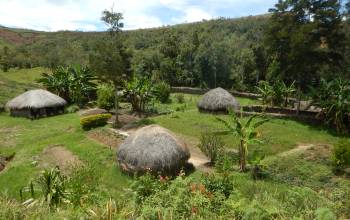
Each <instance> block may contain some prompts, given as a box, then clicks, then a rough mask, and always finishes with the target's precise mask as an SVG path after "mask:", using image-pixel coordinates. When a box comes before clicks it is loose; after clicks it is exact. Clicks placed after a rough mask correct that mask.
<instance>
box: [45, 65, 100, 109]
mask: <svg viewBox="0 0 350 220" xmlns="http://www.w3.org/2000/svg"><path fill="white" fill-rule="evenodd" d="M94 80H95V76H94V75H93V73H92V72H91V71H90V70H89V68H87V67H81V66H80V65H75V66H70V67H63V66H58V67H57V68H55V69H54V70H53V72H52V74H51V73H43V74H42V78H40V79H39V80H38V82H40V83H42V84H43V85H44V86H45V88H46V89H47V90H49V91H51V92H53V93H55V94H57V95H58V96H61V97H62V98H64V99H65V100H67V101H68V102H72V103H76V104H78V105H80V106H82V105H84V104H85V103H86V102H87V101H89V97H90V96H91V93H92V92H93V91H94V90H95V88H96V85H95V83H93V81H94Z"/></svg>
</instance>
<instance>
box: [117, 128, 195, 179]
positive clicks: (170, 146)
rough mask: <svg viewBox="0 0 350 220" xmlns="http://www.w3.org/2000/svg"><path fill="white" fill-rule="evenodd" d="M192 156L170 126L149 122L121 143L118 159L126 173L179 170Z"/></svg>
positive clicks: (160, 172)
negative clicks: (163, 126) (168, 127)
mask: <svg viewBox="0 0 350 220" xmlns="http://www.w3.org/2000/svg"><path fill="white" fill-rule="evenodd" d="M189 158H190V152H189V150H188V148H187V147H186V144H185V143H183V142H182V141H180V140H179V139H177V138H176V137H175V135H174V134H173V133H171V132H170V131H169V130H167V129H165V128H162V127H160V126H157V125H150V126H147V127H144V128H141V129H139V130H137V131H136V132H135V133H134V134H133V135H131V136H129V137H128V138H127V139H126V140H125V142H124V143H123V144H122V145H121V146H120V147H119V149H118V152H117V160H118V163H119V166H120V168H121V169H122V170H123V171H125V172H127V173H137V174H142V173H144V172H147V171H150V172H152V173H155V174H176V173H178V172H179V171H180V169H181V168H183V167H184V165H185V164H186V162H187V160H188V159H189Z"/></svg>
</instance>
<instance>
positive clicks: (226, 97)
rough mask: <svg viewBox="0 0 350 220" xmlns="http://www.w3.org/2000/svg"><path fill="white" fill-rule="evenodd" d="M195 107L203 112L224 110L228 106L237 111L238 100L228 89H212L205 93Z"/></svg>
mask: <svg viewBox="0 0 350 220" xmlns="http://www.w3.org/2000/svg"><path fill="white" fill-rule="evenodd" d="M197 107H198V109H199V110H200V111H205V112H226V111H227V110H228V109H229V108H233V109H234V110H236V111H238V110H239V109H240V105H239V102H238V101H237V100H236V99H235V97H233V95H231V94H230V93H229V92H228V91H226V90H224V89H222V88H216V89H212V90H210V91H209V92H207V93H205V94H204V95H203V97H202V99H201V100H200V101H199V102H198V104H197Z"/></svg>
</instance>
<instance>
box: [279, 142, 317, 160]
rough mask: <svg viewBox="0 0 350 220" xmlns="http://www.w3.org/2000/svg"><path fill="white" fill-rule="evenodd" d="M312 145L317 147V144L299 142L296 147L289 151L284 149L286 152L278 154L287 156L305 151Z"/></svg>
mask: <svg viewBox="0 0 350 220" xmlns="http://www.w3.org/2000/svg"><path fill="white" fill-rule="evenodd" d="M312 147H315V145H313V144H299V145H298V146H297V147H296V148H293V149H291V150H289V151H284V152H282V153H279V154H277V155H278V156H281V157H286V156H289V155H293V154H297V153H302V152H305V151H307V150H309V149H311V148H312Z"/></svg>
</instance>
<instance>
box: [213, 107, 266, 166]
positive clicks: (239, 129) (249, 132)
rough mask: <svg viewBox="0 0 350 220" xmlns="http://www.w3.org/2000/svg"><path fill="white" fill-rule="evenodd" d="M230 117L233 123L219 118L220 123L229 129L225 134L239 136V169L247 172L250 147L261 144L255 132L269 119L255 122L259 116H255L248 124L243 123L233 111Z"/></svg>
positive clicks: (250, 118) (230, 112)
mask: <svg viewBox="0 0 350 220" xmlns="http://www.w3.org/2000/svg"><path fill="white" fill-rule="evenodd" d="M229 115H230V116H231V119H232V122H231V123H230V122H227V121H225V120H223V119H221V118H217V120H218V121H220V122H221V123H223V124H224V125H225V127H226V128H227V129H228V130H227V131H225V133H230V134H233V135H236V136H238V138H239V141H240V142H239V167H240V171H242V172H245V171H246V170H247V168H246V164H247V156H248V147H249V145H250V144H252V143H261V141H259V140H258V139H257V134H258V133H257V132H256V131H255V130H256V129H257V128H258V127H259V126H261V125H263V124H264V123H265V122H267V121H268V120H267V119H263V120H260V121H254V119H255V118H256V117H258V115H253V116H251V117H249V118H248V120H247V122H246V123H243V120H242V119H239V118H238V117H237V116H236V114H235V113H234V111H233V110H232V109H229Z"/></svg>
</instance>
